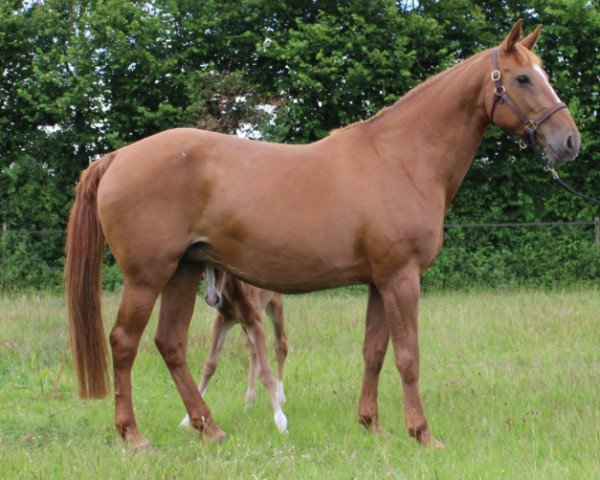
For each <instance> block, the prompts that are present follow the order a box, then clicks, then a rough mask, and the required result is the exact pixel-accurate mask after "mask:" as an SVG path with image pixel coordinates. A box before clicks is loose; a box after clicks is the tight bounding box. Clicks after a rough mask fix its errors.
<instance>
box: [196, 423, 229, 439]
mask: <svg viewBox="0 0 600 480" xmlns="http://www.w3.org/2000/svg"><path fill="white" fill-rule="evenodd" d="M201 435H202V438H203V439H204V440H208V441H211V442H218V443H221V442H224V441H225V440H227V434H226V433H225V432H224V431H223V430H221V429H220V428H219V427H217V425H216V424H215V423H212V422H211V424H209V425H207V426H206V430H204V432H202V433H201Z"/></svg>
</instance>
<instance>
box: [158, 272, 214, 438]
mask: <svg viewBox="0 0 600 480" xmlns="http://www.w3.org/2000/svg"><path fill="white" fill-rule="evenodd" d="M201 275H202V265H201V264H197V263H193V262H185V261H183V262H181V263H180V264H179V267H178V269H177V270H176V272H175V273H174V274H173V276H172V277H171V279H170V280H169V282H168V283H167V285H166V286H165V288H164V290H163V292H162V296H161V305H160V314H159V320H158V328H157V330H156V335H155V339H154V340H155V343H156V346H157V347H158V350H159V351H160V353H161V355H162V357H163V359H164V361H165V363H166V365H167V367H168V369H169V373H170V374H171V377H172V378H173V381H174V382H175V385H176V386H177V389H178V390H179V394H180V395H181V399H182V400H183V403H184V405H185V407H186V409H187V411H188V415H189V417H190V423H191V425H192V426H193V427H194V428H196V429H197V430H198V431H199V432H200V433H201V434H202V435H203V436H204V437H205V438H207V439H209V440H221V439H223V438H225V433H223V431H221V429H220V428H219V427H218V426H217V424H216V423H215V422H214V421H213V420H212V418H211V415H210V410H209V409H208V406H207V405H206V403H205V402H204V400H203V398H202V396H201V395H200V392H198V389H197V388H196V384H195V383H194V379H193V378H192V375H191V373H190V370H189V367H188V363H187V332H188V328H189V324H190V320H191V318H192V313H193V310H194V303H195V300H196V288H197V287H198V283H199V282H200V278H201Z"/></svg>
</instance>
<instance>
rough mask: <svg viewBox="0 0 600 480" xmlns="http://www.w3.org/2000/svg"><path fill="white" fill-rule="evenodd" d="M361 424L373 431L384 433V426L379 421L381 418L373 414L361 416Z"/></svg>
mask: <svg viewBox="0 0 600 480" xmlns="http://www.w3.org/2000/svg"><path fill="white" fill-rule="evenodd" d="M358 421H359V422H360V424H361V425H362V426H363V427H365V428H366V429H367V430H368V431H369V432H373V433H377V434H379V433H383V428H382V427H381V423H379V419H377V418H376V417H372V416H362V415H361V416H360V417H359V420H358Z"/></svg>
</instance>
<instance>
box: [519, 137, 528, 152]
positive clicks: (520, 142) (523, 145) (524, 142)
mask: <svg viewBox="0 0 600 480" xmlns="http://www.w3.org/2000/svg"><path fill="white" fill-rule="evenodd" d="M518 144H519V148H520V149H521V150H525V149H526V148H527V147H528V146H529V144H528V143H527V142H526V141H525V140H523V139H522V138H520V139H519V142H518Z"/></svg>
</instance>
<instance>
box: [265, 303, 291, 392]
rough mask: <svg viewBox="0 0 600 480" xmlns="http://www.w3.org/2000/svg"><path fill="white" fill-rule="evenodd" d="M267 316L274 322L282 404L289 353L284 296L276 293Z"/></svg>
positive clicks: (278, 388) (274, 341) (267, 310)
mask: <svg viewBox="0 0 600 480" xmlns="http://www.w3.org/2000/svg"><path fill="white" fill-rule="evenodd" d="M265 311H266V313H267V316H268V317H269V319H270V320H271V323H272V324H273V331H274V333H275V336H274V339H273V344H274V347H275V356H276V358H277V400H278V401H279V403H280V404H283V403H285V400H286V398H285V391H284V388H283V365H284V363H285V360H286V358H287V354H288V340H287V336H286V335H285V330H284V321H285V320H284V317H283V297H282V296H281V295H280V294H275V295H274V296H273V298H272V299H271V301H270V302H269V303H268V304H267V307H266V309H265Z"/></svg>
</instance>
